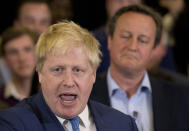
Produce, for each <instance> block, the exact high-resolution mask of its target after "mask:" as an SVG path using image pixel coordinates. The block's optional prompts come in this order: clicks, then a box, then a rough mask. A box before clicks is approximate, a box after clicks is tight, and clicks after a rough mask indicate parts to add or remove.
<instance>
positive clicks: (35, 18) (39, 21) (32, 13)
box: [15, 3, 51, 35]
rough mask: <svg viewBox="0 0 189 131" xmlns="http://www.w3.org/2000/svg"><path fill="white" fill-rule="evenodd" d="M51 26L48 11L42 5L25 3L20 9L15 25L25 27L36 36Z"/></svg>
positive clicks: (44, 5) (46, 7) (45, 6)
mask: <svg viewBox="0 0 189 131" xmlns="http://www.w3.org/2000/svg"><path fill="white" fill-rule="evenodd" d="M50 24H51V15H50V10H49V8H48V6H47V5H46V4H43V3H41V4H40V3H25V4H24V5H22V7H21V9H20V13H19V16H18V19H17V20H16V21H15V25H17V26H23V27H26V28H28V29H30V30H32V31H34V32H36V33H37V34H39V35H40V34H41V33H43V32H44V31H45V30H46V29H47V27H48V26H49V25H50Z"/></svg>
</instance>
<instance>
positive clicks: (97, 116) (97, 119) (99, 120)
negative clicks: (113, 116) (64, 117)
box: [88, 101, 111, 131]
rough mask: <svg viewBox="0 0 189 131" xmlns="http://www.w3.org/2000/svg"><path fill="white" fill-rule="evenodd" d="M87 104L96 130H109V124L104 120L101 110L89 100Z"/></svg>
mask: <svg viewBox="0 0 189 131" xmlns="http://www.w3.org/2000/svg"><path fill="white" fill-rule="evenodd" d="M88 105H89V109H90V113H91V115H92V117H93V120H94V123H95V126H96V129H97V131H111V128H110V126H109V125H107V122H105V121H106V120H105V119H104V117H103V116H104V113H103V111H102V110H101V109H99V108H98V106H96V104H95V103H94V102H93V101H89V102H88Z"/></svg>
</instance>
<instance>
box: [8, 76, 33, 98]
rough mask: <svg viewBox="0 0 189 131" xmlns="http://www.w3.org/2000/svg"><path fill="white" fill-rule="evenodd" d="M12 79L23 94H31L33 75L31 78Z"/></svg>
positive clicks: (24, 95) (25, 95)
mask: <svg viewBox="0 0 189 131" xmlns="http://www.w3.org/2000/svg"><path fill="white" fill-rule="evenodd" d="M12 81H13V83H14V85H15V87H16V90H17V91H18V93H19V94H20V95H21V96H23V97H24V98H25V97H28V96H29V95H30V91H31V82H32V77H31V78H20V77H13V79H12Z"/></svg>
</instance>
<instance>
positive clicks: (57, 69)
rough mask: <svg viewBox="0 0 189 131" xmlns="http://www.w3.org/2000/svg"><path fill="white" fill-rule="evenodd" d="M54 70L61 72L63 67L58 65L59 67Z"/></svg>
mask: <svg viewBox="0 0 189 131" xmlns="http://www.w3.org/2000/svg"><path fill="white" fill-rule="evenodd" d="M54 71H55V72H61V71H62V68H60V67H57V68H55V69H54Z"/></svg>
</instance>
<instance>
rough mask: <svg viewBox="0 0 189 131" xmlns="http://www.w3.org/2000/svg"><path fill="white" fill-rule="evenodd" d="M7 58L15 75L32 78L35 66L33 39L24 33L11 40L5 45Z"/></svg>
mask: <svg viewBox="0 0 189 131" xmlns="http://www.w3.org/2000/svg"><path fill="white" fill-rule="evenodd" d="M5 60H6V62H7V64H8V66H9V68H10V70H11V72H12V75H13V77H20V78H31V77H32V75H33V72H34V68H35V58H34V42H33V41H32V39H31V38H30V37H29V36H28V35H23V36H20V37H18V38H15V39H13V40H11V41H9V42H8V43H7V44H6V45H5Z"/></svg>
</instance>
